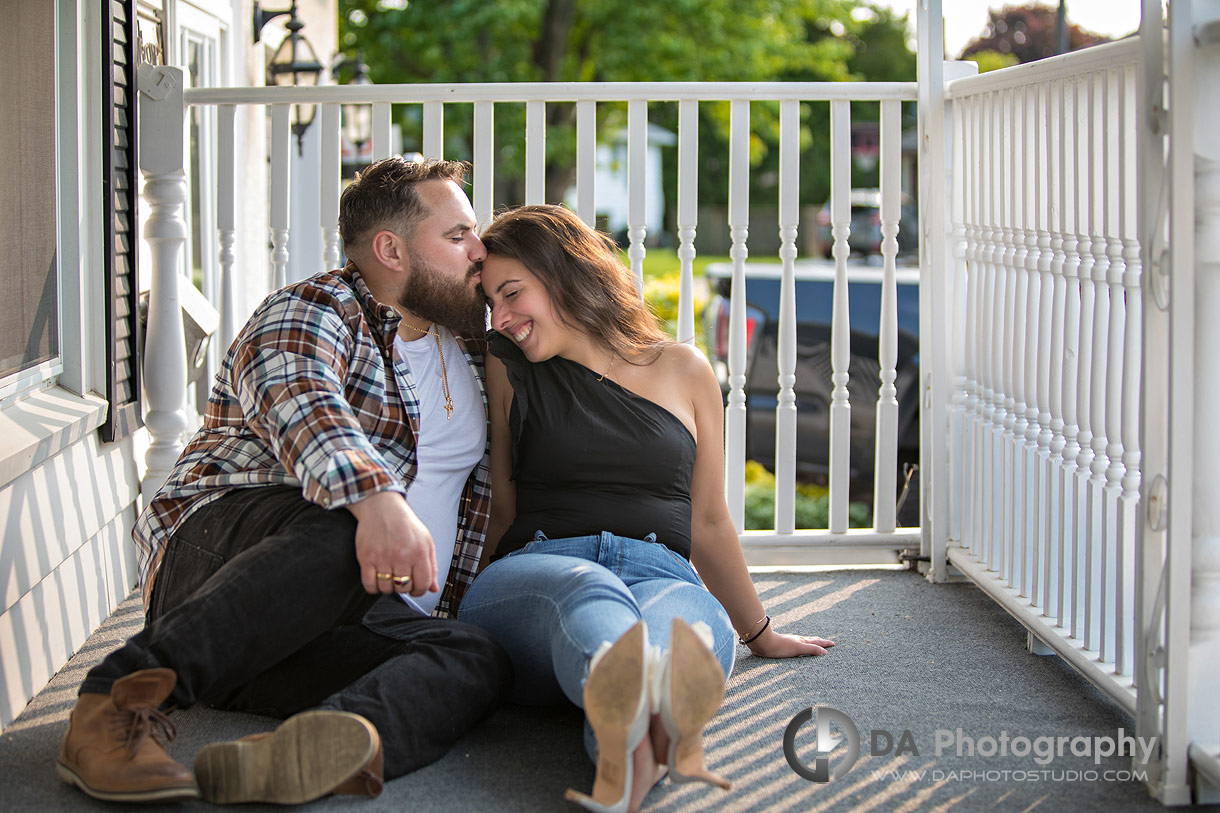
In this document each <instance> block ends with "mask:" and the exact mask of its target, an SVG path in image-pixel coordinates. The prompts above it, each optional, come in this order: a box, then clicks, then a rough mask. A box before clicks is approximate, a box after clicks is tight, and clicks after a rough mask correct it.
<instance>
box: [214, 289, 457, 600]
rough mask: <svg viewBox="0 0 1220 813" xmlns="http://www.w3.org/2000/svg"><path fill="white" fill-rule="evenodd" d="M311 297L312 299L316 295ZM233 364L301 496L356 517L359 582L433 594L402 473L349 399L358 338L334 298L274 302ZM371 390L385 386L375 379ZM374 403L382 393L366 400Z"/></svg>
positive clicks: (424, 535)
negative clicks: (400, 581) (399, 580)
mask: <svg viewBox="0 0 1220 813" xmlns="http://www.w3.org/2000/svg"><path fill="white" fill-rule="evenodd" d="M311 293H312V292H311ZM241 341H242V344H241V346H240V347H239V348H237V351H236V352H235V353H234V356H233V370H232V376H231V379H230V380H231V382H232V385H233V390H234V394H235V395H236V397H237V399H238V401H239V403H240V404H241V409H242V413H243V415H244V416H245V419H246V424H247V426H248V427H249V428H250V429H251V430H253V431H254V432H256V433H257V434H259V435H260V436H261V437H262V438H263V439H264V440H265V442H266V443H267V444H268V445H269V447H270V448H271V451H272V452H273V453H274V454H275V456H276V457H277V459H278V460H279V461H280V464H281V465H282V466H283V467H284V468H285V469H286V470H287V471H289V472H292V474H293V475H294V476H296V478H297V479H298V480H299V481H300V482H301V490H302V494H303V496H304V497H305V498H306V499H307V500H309V501H311V502H314V503H317V504H318V505H321V506H323V507H325V508H340V507H347V508H348V509H349V510H350V511H351V512H352V514H353V515H354V516H355V517H356V521H357V530H356V557H357V560H358V561H359V562H360V578H361V581H362V583H363V584H364V587H365V589H366V590H368V591H369V592H371V593H375V592H382V593H389V592H393V591H394V585H393V583H392V582H391V581H390V580H389V579H378V578H377V573H388V574H392V575H394V576H411V584H410V587H409V588H408V591H409V592H411V593H413V594H415V595H422V594H423V593H424V591H425V590H428V589H431V590H434V591H435V590H436V589H437V587H436V552H435V547H434V545H433V542H432V537H431V535H430V534H429V533H428V530H427V528H425V527H424V525H423V523H422V522H420V521H419V518H418V517H416V516H415V513H414V512H413V511H412V510H411V509H410V507H409V506H408V505H407V502H406V498H405V489H404V488H403V485H402V482H401V480H400V478H399V476H398V475H397V473H396V472H395V471H394V470H393V469H391V468H390V466H389V465H388V464H387V463H386V462H385V460H384V458H383V457H382V455H381V453H380V452H379V451H378V450H377V449H376V447H374V445H373V444H372V442H370V440H369V438H368V435H367V434H366V433H365V431H364V428H363V427H362V426H361V425H360V421H359V419H358V417H357V415H356V412H355V409H354V408H353V405H352V403H351V402H350V401H349V395H348V388H347V386H345V383H346V384H348V386H350V387H352V388H353V395H354V396H355V397H359V396H360V393H359V388H360V387H361V386H362V384H361V382H359V381H356V382H347V381H346V380H347V378H348V369H349V364H350V363H351V362H352V361H353V354H354V353H355V352H356V350H357V344H358V342H357V338H356V336H354V335H353V332H352V329H351V327H349V325H348V323H347V322H346V321H345V320H344V318H343V315H342V313H341V304H340V303H339V302H337V301H335V300H333V299H331V300H330V301H329V302H327V301H318V300H315V301H310V300H307V299H305V298H303V297H301V296H300V295H299V294H297V293H295V292H284V293H282V294H281V295H280V296H279V297H275V298H273V299H271V300H269V301H268V302H267V303H266V304H265V305H264V307H262V308H260V309H259V312H258V313H256V314H255V316H254V317H252V318H251V321H250V323H249V324H248V325H247V328H246V330H244V331H243V334H242V339H241ZM363 386H365V387H368V388H379V387H384V382H376V381H369V382H366V383H364V384H363ZM366 394H367V395H368V396H369V397H370V400H372V401H374V402H376V401H377V400H378V397H377V396H378V393H375V392H368V393H366Z"/></svg>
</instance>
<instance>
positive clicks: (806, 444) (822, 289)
mask: <svg viewBox="0 0 1220 813" xmlns="http://www.w3.org/2000/svg"><path fill="white" fill-rule="evenodd" d="M779 269H780V266H778V265H775V264H771V265H767V264H761V263H757V264H755V263H751V264H747V266H746V275H745V283H746V289H745V296H746V369H745V375H746V383H745V393H746V457H747V458H748V459H750V460H756V461H758V462H759V463H761V464H762V465H763V466H765V467H766V468H767V469H769V470H771V471H774V470H775V410H776V406H777V405H778V402H779V401H778V389H779V384H778V375H779V373H778V364H777V358H778V345H779V342H778V339H779V299H780V270H779ZM732 273H733V268H732V264H730V263H711V264H709V265H708V268H707V277H708V282H709V284H710V287H711V293H712V298H711V299H710V301H709V302H708V306H707V309H706V310H705V311H704V322H705V331H706V334H705V335H706V341H707V348H708V356H709V358H710V359H711V361H712V366H713V367H714V368H715V369H716V373H717V376H718V378H719V379H720V385H721V389H722V391H723V392H724V393H725V394H726V397H727V394H728V390H729V385H728V333H729V331H728V326H729V298H730V296H731V294H732ZM881 278H882V271H881V269H879V268H876V267H869V266H852V267H851V268H849V270H848V286H849V287H848V303H849V304H848V312H849V319H850V325H851V332H850V348H851V355H850V360H849V365H848V374H849V377H848V384H847V388H848V401H849V404H850V406H851V429H850V437H851V439H850V452H849V457H850V459H849V467H850V475H849V477H850V491H851V499H852V500H861V501H867V502H870V503H871V501H872V494H873V471H874V467H875V457H876V452H875V436H876V404H877V395H878V390H879V388H880V386H881V375H880V371H881V365H880V362H879V361H878V334H879V325H880V314H881ZM896 280H897V283H898V284H897V294H898V295H897V310H898V357H897V364H896V377H895V381H894V384H895V387H896V389H897V400H898V467H899V468H898V472H899V477H898V480H899V489H900V490H901V487H902V483H903V480H904V478H903V476H902V473H903V465H904V464H905V463H917V462H918V459H919V270H918V268H902V269H899V270H898V272H897V275H896ZM833 294H834V269H833V267H830V266H827V265H825V264H824V263H821V262H820V261H819V262H816V263H806V264H798V268H797V274H796V322H797V325H796V342H797V348H796V386H795V390H796V408H797V418H796V422H797V429H796V434H797V438H796V466H797V476H798V477H799V478H801V479H802V480H805V481H807V482H814V483H825V482H826V480H827V472H828V460H829V448H830V403H831V394H832V389H833V383H832V381H831V372H832V365H831V352H830V350H831V313H832V306H833ZM912 487H914V484H912ZM912 511H914V513H913V514H912ZM899 521H900V523H905V524H908V525H910V524H918V500H910V499H908V500H907V502H906V504H905V506H904V511H903V512H902V513H901V514H900V516H899Z"/></svg>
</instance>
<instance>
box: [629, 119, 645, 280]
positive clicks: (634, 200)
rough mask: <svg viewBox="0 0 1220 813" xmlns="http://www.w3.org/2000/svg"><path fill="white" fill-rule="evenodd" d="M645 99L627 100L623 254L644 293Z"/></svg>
mask: <svg viewBox="0 0 1220 813" xmlns="http://www.w3.org/2000/svg"><path fill="white" fill-rule="evenodd" d="M647 162H648V102H645V101H643V100H641V99H636V100H633V101H630V102H627V238H628V240H629V242H630V245H629V246H628V248H627V257H628V258H629V259H630V260H631V273H632V274H634V275H635V284H636V286H638V287H639V290H640V295H641V296H643V294H644V254H645V249H644V237H645V236H646V234H647V232H648V229H647V222H648V220H647V202H648V172H647Z"/></svg>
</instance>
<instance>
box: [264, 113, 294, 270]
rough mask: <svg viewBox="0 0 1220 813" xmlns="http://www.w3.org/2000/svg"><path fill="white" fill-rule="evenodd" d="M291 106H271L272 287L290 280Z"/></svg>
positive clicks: (270, 216)
mask: <svg viewBox="0 0 1220 813" xmlns="http://www.w3.org/2000/svg"><path fill="white" fill-rule="evenodd" d="M291 112H292V106H291V105H287V104H276V105H272V106H271V212H270V215H269V218H268V221H269V224H270V227H271V288H272V289H273V290H274V289H278V288H283V287H284V286H285V285H287V284H288V228H289V214H290V210H291V206H290V205H289V203H290V201H291V200H292V198H291V194H292V190H291V177H292V172H291V161H292V128H291V126H290V125H289V115H290V114H291Z"/></svg>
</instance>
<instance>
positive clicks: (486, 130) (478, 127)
mask: <svg viewBox="0 0 1220 813" xmlns="http://www.w3.org/2000/svg"><path fill="white" fill-rule="evenodd" d="M494 109H495V103H494V102H475V103H474V200H473V201H472V202H473V204H474V216H475V218H476V219H477V220H478V222H479V224H480V225H483V226H486V225H487V224H488V223H491V210H492V205H493V204H492V192H493V188H494V187H493V184H494V182H495V177H496V167H495V160H496V133H495V129H494V123H495V122H494Z"/></svg>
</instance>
